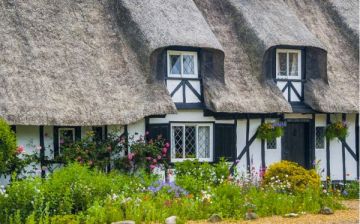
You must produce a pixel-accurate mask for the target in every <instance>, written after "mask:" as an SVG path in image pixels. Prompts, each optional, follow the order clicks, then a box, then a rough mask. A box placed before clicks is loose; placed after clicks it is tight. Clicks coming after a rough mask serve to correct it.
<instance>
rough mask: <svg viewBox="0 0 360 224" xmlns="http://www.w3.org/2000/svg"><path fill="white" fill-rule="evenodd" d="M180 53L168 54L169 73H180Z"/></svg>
mask: <svg viewBox="0 0 360 224" xmlns="http://www.w3.org/2000/svg"><path fill="white" fill-rule="evenodd" d="M180 62H181V61H180V55H170V74H181V63H180Z"/></svg>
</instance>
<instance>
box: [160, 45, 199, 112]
mask: <svg viewBox="0 0 360 224" xmlns="http://www.w3.org/2000/svg"><path fill="white" fill-rule="evenodd" d="M166 57H167V63H166V64H167V74H166V78H165V79H166V86H167V89H168V91H169V93H170V95H171V97H172V100H173V102H174V103H175V105H176V106H177V108H197V107H201V106H202V91H201V79H200V75H199V62H198V58H199V57H198V51H178V50H168V51H167V53H166Z"/></svg>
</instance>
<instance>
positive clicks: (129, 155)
mask: <svg viewBox="0 0 360 224" xmlns="http://www.w3.org/2000/svg"><path fill="white" fill-rule="evenodd" d="M134 156H135V154H134V153H131V152H130V153H129V154H128V159H129V160H132V159H133V158H134Z"/></svg>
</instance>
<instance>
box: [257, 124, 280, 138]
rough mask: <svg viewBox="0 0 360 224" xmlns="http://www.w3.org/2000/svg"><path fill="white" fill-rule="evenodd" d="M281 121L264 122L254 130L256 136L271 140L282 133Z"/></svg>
mask: <svg viewBox="0 0 360 224" xmlns="http://www.w3.org/2000/svg"><path fill="white" fill-rule="evenodd" d="M283 127H284V124H283V123H271V122H264V123H263V124H261V125H260V126H259V127H258V129H257V132H256V137H257V138H259V139H264V140H268V141H270V140H273V139H276V138H278V137H281V136H283V135H284V128H283Z"/></svg>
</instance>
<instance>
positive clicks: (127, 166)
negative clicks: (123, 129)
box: [114, 136, 170, 172]
mask: <svg viewBox="0 0 360 224" xmlns="http://www.w3.org/2000/svg"><path fill="white" fill-rule="evenodd" d="M122 147H123V148H124V149H127V150H128V151H129V153H128V155H127V156H126V157H123V158H119V159H118V160H116V161H114V164H115V167H116V168H117V169H119V170H125V171H127V172H136V171H137V170H139V169H145V170H147V171H148V172H150V171H152V170H153V169H154V168H155V167H156V166H162V167H164V168H167V167H168V158H167V153H168V150H169V147H170V144H169V143H167V142H166V141H165V140H164V139H162V138H161V136H159V137H158V138H157V139H150V140H148V141H145V138H144V137H143V136H139V137H138V138H136V140H135V136H130V137H129V142H126V143H125V144H124V145H123V146H122Z"/></svg>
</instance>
